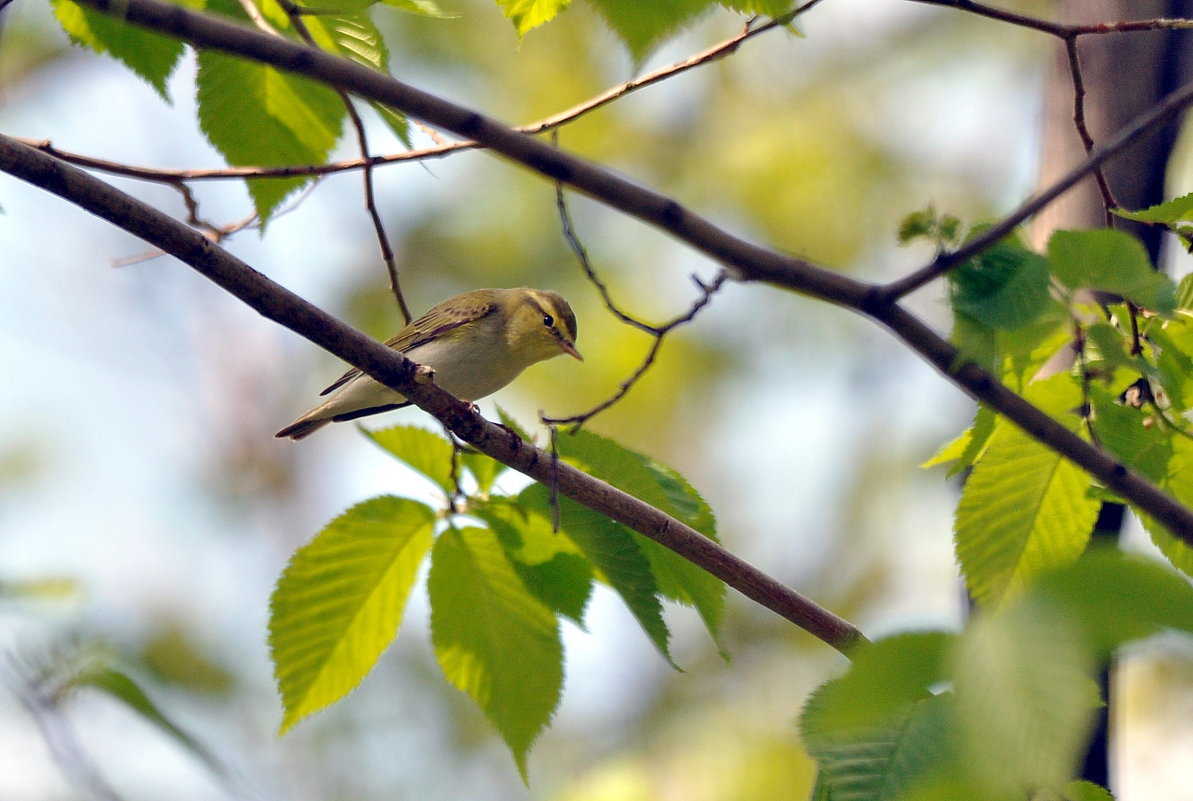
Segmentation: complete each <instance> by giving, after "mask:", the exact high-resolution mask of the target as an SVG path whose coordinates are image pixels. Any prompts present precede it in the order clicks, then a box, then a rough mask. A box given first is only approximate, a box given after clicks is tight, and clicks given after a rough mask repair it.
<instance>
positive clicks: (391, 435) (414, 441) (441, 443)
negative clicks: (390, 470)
mask: <svg viewBox="0 0 1193 801" xmlns="http://www.w3.org/2000/svg"><path fill="white" fill-rule="evenodd" d="M360 430H361V432H363V433H364V435H365V436H366V437H368V438H369V439H371V440H373V442H375V443H377V445H379V446H380V447H382V448H383V449H385V450H386V451H388V452H389V453H390V454H392V455H393V456H394V457H395V458H396V459H398V460H399V461H401V462H403V463H404V464H406V465H407V466H408V467H410V468H412V469H414V470H415V471H417V472H418V473H420V474H422V475H423V476H425V477H426V478H428V479H430V480H431V481H433V482H434V483H435V485H436V486H438V487H439V488H440V489H441V490H443V491H444V492H445V493H447V494H448V495H451V494H452V493H454V492H455V491H456V484H455V482H454V481H453V480H452V445H451V443H450V442H448V441H447V440H446V439H444V438H443V437H441V436H439V435H438V434H435V433H433V432H431V431H428V430H426V429H425V428H418V427H417V426H393V427H392V428H382V429H379V430H377V431H369V430H368V429H365V428H362V429H360Z"/></svg>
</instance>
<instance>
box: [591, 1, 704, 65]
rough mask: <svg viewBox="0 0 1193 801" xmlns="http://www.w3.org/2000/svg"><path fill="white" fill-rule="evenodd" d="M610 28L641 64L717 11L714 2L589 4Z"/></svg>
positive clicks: (599, 2) (608, 2) (593, 2)
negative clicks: (698, 20)
mask: <svg viewBox="0 0 1193 801" xmlns="http://www.w3.org/2000/svg"><path fill="white" fill-rule="evenodd" d="M589 2H590V4H591V5H592V6H593V7H595V8H596V10H597V11H598V12H600V15H601V16H602V17H603V18H604V20H605V22H607V23H608V24H609V27H610V28H611V29H612V30H613V32H614V33H615V34H617V36H618V38H619V39H621V41H622V42H623V43H624V44H625V46H626V48H628V49H629V51H630V55H631V56H633V58H634V61H635V62H638V63H641V62H642V61H644V60H645V59H646V56H647V55H649V54H650V51H651V50H653V49H654V48H655V47H656V46H658V45H659V44H660V43H661V42H662V41H663V40H664V39H665V38H667V37H668V36H671V35H673V34H675V33H678V32H679V31H680V30H681V29H682V28H683V27H685V26H687V25H690V24H691V23H693V22H695V21H696V18H697V17H699V16H700V15H701V14H703V13H704V12H706V11H708V10H709V9H711V8H713V6H714V5H715V4H714V2H713V0H655V2H651V3H641V2H636V0H589Z"/></svg>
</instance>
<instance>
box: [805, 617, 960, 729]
mask: <svg viewBox="0 0 1193 801" xmlns="http://www.w3.org/2000/svg"><path fill="white" fill-rule="evenodd" d="M954 640H955V637H954V635H951V634H945V633H943V632H936V631H924V632H908V633H904V634H895V635H892V636H890V637H885V638H883V639H881V640H876V641H874V642H872V643H869V644H866V645H863V646H862V647H860V648H858V649H857V650H856V651H854V652H853V653H851V655H850V656H851V658H852V660H853V661H852V664H851V665H850V666H849V671H848V672H847V673H846V674H845V675H844V676H841V677H840V678H838V679H835V680H833V681H831V682H829V683H828V684H826V685H825V686H824V687H822V688H821V691H820V695H821V701H822V702H823V704H824V709H823V710H822V714H823V715H824V718H823V719H822V720H821V724H820V725H821V726H822V727H824V728H826V729H827V728H829V727H831V728H833V729H837V730H840V731H842V732H848V731H853V730H857V729H872V728H883V727H887V726H889V725H891V724H892V723H893V722H897V721H898V719H899V718H900V717H902V716H903V715H905V714H906V713H907V710H908V709H909V708H910V707H911V706H912V705H914V704H915V703H917V702H919V701H922V700H924V699H925V698H928V697H929V696H930V692H929V690H930V688H931V687H932V686H933V685H936V684H939V683H941V682H943V681H945V680H946V679H947V678H948V677H947V676H946V673H945V668H946V657H947V655H948V650H949V648H951V647H952V644H953V642H954Z"/></svg>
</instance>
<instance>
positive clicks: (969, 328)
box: [949, 307, 1001, 370]
mask: <svg viewBox="0 0 1193 801" xmlns="http://www.w3.org/2000/svg"><path fill="white" fill-rule="evenodd" d="M949 341H950V342H952V343H953V344H954V345H956V346H957V360H956V362H955V366H956V365H960V364H962V363H964V362H973V363H974V364H976V365H978V366H979V367H984V368H986V369H987V370H996V369H997V368H998V365H999V362H1000V361H1001V358H1000V356H999V352H998V332H997V331H995V330H994V329H993V328H991V327H990V326H988V325H985V324H983V323H981V322H978V321H977V320H975V319H974V318H972V317H970V316H969V315H968V314H965V313H963V312H961V311H960V310H958V309H957V308H956V307H954V308H953V330H952V331H950V332H949Z"/></svg>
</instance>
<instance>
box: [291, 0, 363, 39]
mask: <svg viewBox="0 0 1193 801" xmlns="http://www.w3.org/2000/svg"><path fill="white" fill-rule="evenodd" d="M380 1H381V0H296V4H297V5H299V6H301V7H302V8H314V9H318V10H319V12H320V13H318V14H307V15H305V17H304V19H303V22H305V23H306V25H307V28H308V29H309V28H310V24H311V22H313V21H315V20H318V19H320V18H326V17H330V16H333V15H332V14H328V13H327V12H329V11H335V12H341V13H352V12H356V11H364V10H365V9H366V8H369V7H370V6H375V5H377V3H379V2H380ZM319 46H320V47H323V46H324V45H323V43H322V42H320V43H319Z"/></svg>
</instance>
